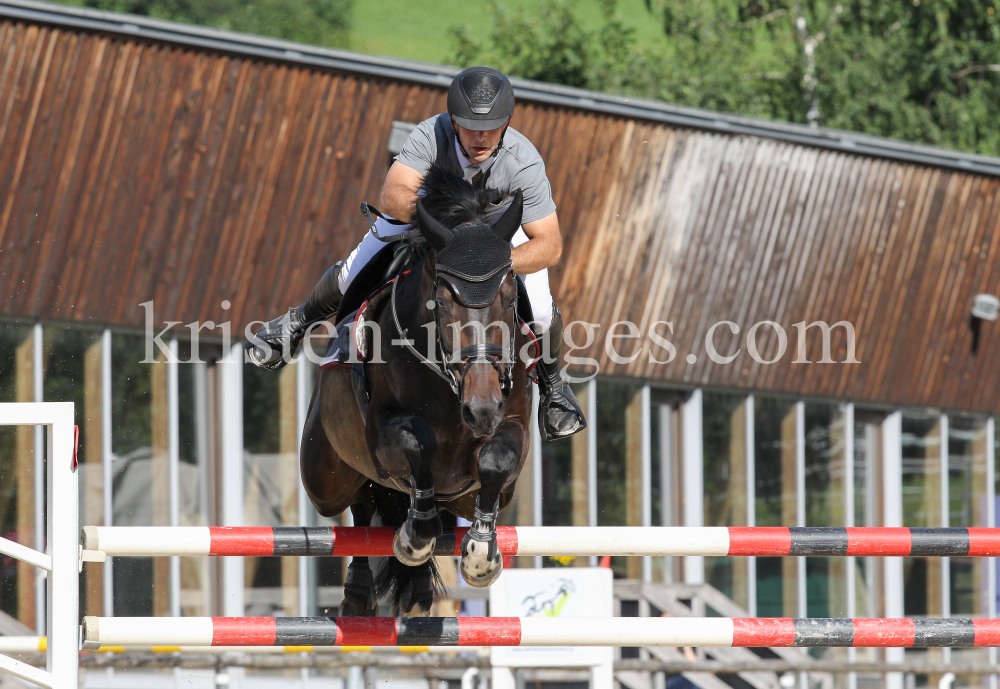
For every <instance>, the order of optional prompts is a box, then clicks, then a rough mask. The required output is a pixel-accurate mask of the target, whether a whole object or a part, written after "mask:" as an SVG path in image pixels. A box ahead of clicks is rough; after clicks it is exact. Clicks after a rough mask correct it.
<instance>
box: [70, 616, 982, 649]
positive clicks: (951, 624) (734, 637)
mask: <svg viewBox="0 0 1000 689" xmlns="http://www.w3.org/2000/svg"><path fill="white" fill-rule="evenodd" d="M83 628H84V637H83V638H84V650H87V649H88V648H89V649H95V648H97V647H99V646H101V645H104V646H723V647H729V646H743V647H751V646H753V647H765V648H774V647H779V646H846V647H855V648H861V647H937V646H951V647H963V646H964V647H972V646H997V645H1000V620H994V619H957V618H953V619H908V618H907V619H892V620H889V619H854V620H852V619H815V618H804V619H791V618H723V617H709V618H691V617H688V618H679V617H675V618H670V617H628V618H626V617H612V618H561V617H520V618H519V617H400V618H391V617H353V618H347V617H341V618H326V617H277V618H275V617H85V618H84V621H83Z"/></svg>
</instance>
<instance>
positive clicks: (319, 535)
mask: <svg viewBox="0 0 1000 689" xmlns="http://www.w3.org/2000/svg"><path fill="white" fill-rule="evenodd" d="M466 530H467V529H465V528H455V529H446V530H445V533H444V534H443V535H442V536H441V537H440V538H438V539H437V545H436V548H435V554H436V555H460V554H461V553H460V552H459V547H460V544H461V542H462V537H463V536H464V535H465V531H466ZM393 534H394V530H393V529H391V528H388V527H369V528H363V527H274V528H272V527H209V526H191V527H169V526H162V527H158V526H87V527H84V529H83V541H84V548H85V549H86V550H89V551H99V552H103V553H105V554H106V555H113V556H116V557H123V556H124V557H128V556H132V557H151V556H165V555H181V556H196V555H231V556H282V555H284V556H331V555H337V556H350V557H387V556H390V555H392V538H393ZM497 544H498V545H499V546H500V551H501V553H502V554H504V555H525V556H534V555H541V556H553V557H554V556H588V555H597V556H603V555H651V556H659V555H675V556H686V555H706V556H711V555H714V556H727V555H730V556H736V555H743V556H750V555H752V556H756V557H781V556H786V555H792V556H805V555H808V556H814V557H831V556H832V557H836V556H851V555H853V556H872V557H886V556H896V557H905V556H923V557H997V556H1000V529H984V528H950V529H916V528H913V529H911V528H861V527H859V528H807V527H801V528H794V527H793V528H788V527H671V526H666V527H639V526H596V527H587V526H579V527H576V526H567V527H562V526H539V527H531V526H529V527H515V526H500V527H497Z"/></svg>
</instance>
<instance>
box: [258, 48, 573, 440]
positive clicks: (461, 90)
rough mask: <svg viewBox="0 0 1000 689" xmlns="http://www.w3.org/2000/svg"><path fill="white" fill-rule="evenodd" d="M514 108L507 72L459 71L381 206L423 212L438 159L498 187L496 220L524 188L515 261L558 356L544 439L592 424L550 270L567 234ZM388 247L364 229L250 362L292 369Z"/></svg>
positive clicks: (541, 370)
mask: <svg viewBox="0 0 1000 689" xmlns="http://www.w3.org/2000/svg"><path fill="white" fill-rule="evenodd" d="M513 114H514V88H513V86H511V83H510V80H508V79H507V77H506V76H504V75H503V74H502V73H501V72H499V71H497V70H495V69H492V68H490V67H470V68H468V69H466V70H464V71H462V72H461V73H459V75H458V76H456V77H455V79H454V80H453V81H452V82H451V87H450V88H449V89H448V112H446V113H441V114H440V115H435V116H434V117H432V118H430V119H428V120H424V121H423V122H421V123H420V124H419V125H417V127H416V129H414V130H413V132H412V133H411V134H410V137H409V139H407V141H406V144H405V145H404V146H403V149H402V151H401V152H400V154H399V155H398V156H396V159H395V162H393V164H392V166H391V167H390V168H389V174H388V175H387V176H386V178H385V184H384V185H383V187H382V195H381V205H382V209H383V210H384V211H385V213H386V215H387V216H392V217H394V218H406V219H413V218H415V215H416V200H417V197H418V195H419V192H420V188H421V186H422V184H423V177H424V175H425V174H426V173H427V171H428V170H429V169H430V167H431V165H432V164H435V163H437V164H438V165H443V166H447V167H449V168H451V169H452V170H454V171H455V172H459V173H461V174H463V175H464V177H465V179H466V180H468V181H469V182H470V183H471V184H472V185H473V186H474V187H476V188H479V189H491V190H494V191H496V192H499V195H500V196H501V197H502V199H503V200H502V202H501V203H500V204H499V205H497V206H496V208H495V209H494V210H491V211H490V213H489V214H488V218H487V219H488V221H489V222H491V223H492V222H494V221H495V220H497V219H498V218H499V217H500V215H502V213H503V211H504V210H505V209H506V208H507V206H509V205H510V201H511V199H512V198H513V192H515V191H516V190H517V189H520V190H521V193H522V194H523V196H524V213H523V216H522V225H521V229H520V230H518V232H517V234H515V235H514V238H513V240H512V241H511V244H512V246H513V250H512V251H511V258H512V260H513V264H514V272H515V273H517V274H518V275H520V276H522V280H523V281H524V285H525V288H526V291H527V293H528V297H529V300H530V302H531V310H532V312H533V314H534V320H533V322H532V323H531V326H532V330H534V331H535V334H536V335H538V336H542V337H546V338H547V339H548V345H549V348H548V352H549V353H550V354H551V356H550V357H543V358H542V360H541V361H539V363H538V367H537V368H538V386H539V390H540V392H541V401H540V404H539V414H538V416H539V430H540V432H541V435H542V437H543V438H545V439H550V438H563V437H566V436H568V435H572V434H573V433H576V432H577V431H580V430H583V429H584V428H586V426H587V422H586V420H585V419H584V416H583V412H582V410H581V409H580V404H579V402H578V401H577V399H576V396H575V395H574V394H573V391H572V390H571V389H570V386H569V384H568V383H566V381H565V380H564V379H563V378H562V374H561V369H560V366H559V362H560V361H561V359H562V356H561V354H562V335H563V321H562V314H561V313H560V311H559V308H558V307H557V306H556V305H555V303H554V302H553V301H552V295H551V293H550V292H549V276H548V268H549V266H552V265H555V264H556V263H557V262H558V261H559V258H560V256H561V254H562V236H561V234H560V231H559V219H558V217H557V216H556V205H555V202H553V200H552V191H551V188H550V185H549V180H548V178H547V177H546V175H545V163H544V162H543V161H542V158H541V156H540V155H539V154H538V151H536V150H535V147H534V146H533V145H532V144H531V142H530V141H528V139H526V138H525V137H524V135H522V134H521V133H520V132H518V131H516V130H515V129H513V128H511V127H510V120H511V117H512V116H513ZM456 132H457V135H456ZM408 227H409V225H406V224H392V222H391V221H388V220H386V219H383V218H379V220H378V221H377V223H376V228H377V230H378V233H379V235H381V236H383V237H384V236H387V235H393V234H398V233H401V232H403V231H405V230H406V229H407V228H408ZM383 246H384V244H383V243H382V242H381V241H379V240H378V239H377V238H376V237H374V236H373V235H372V234H371V233H369V234H367V235H365V238H364V239H363V240H362V241H361V244H359V245H358V247H357V248H356V249H355V250H354V251H353V252H352V253H351V255H350V256H348V258H347V259H346V260H344V261H340V262H339V263H337V264H335V265H334V266H333V267H331V268H330V269H329V270H327V272H326V273H325V274H324V275H323V277H322V278H320V281H319V282H318V283H317V284H316V287H314V288H313V291H312V293H311V294H310V295H309V298H308V299H307V300H306V302H305V303H304V304H302V305H301V306H299V307H296V308H292V309H289V311H288V313H287V314H286V315H284V316H280V317H279V318H276V319H274V320H272V321H270V322H269V323H267V324H265V325H264V326H263V327H262V328H261V329H260V330H259V331H257V334H256V338H255V339H257V340H260V341H262V342H264V343H266V344H267V345H268V346H267V347H263V346H260V345H259V344H257V343H255V342H254V341H253V340H252V341H250V342H248V343H247V349H248V350H249V351H250V359H251V360H252V361H253V362H254V363H255V364H256V365H257V366H261V367H263V368H268V369H271V370H278V369H280V368H281V367H282V366H284V365H285V363H287V362H286V360H285V358H284V357H283V356H282V352H283V351H288V352H290V353H294V352H295V350H296V349H297V348H298V346H299V343H300V342H301V341H302V338H303V337H304V335H305V333H306V329H307V328H308V327H309V326H310V325H312V324H314V323H316V322H318V321H321V320H324V319H326V318H329V317H331V316H332V315H333V314H334V313H335V312H336V311H337V307H338V306H339V305H340V301H341V299H342V298H343V295H344V293H345V292H346V291H347V288H348V286H349V285H350V284H351V281H352V280H353V279H354V277H355V276H357V274H358V273H359V272H360V270H361V269H362V268H363V267H364V265H365V264H366V263H367V262H368V261H369V260H370V259H371V258H372V257H373V256H374V255H375V254H376V253H377V252H378V250H379V249H381V248H382V247H383ZM255 344H256V346H255ZM269 348H270V349H269Z"/></svg>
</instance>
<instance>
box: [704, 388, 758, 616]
mask: <svg viewBox="0 0 1000 689" xmlns="http://www.w3.org/2000/svg"><path fill="white" fill-rule="evenodd" d="M702 448H703V453H704V464H703V466H704V503H705V514H704V520H705V526H745V525H746V523H747V506H746V494H747V487H746V398H745V397H743V396H742V395H720V394H711V393H706V394H705V395H704V396H703V398H702ZM746 567H747V562H746V558H734V557H706V558H705V579H706V581H707V582H708V583H710V584H712V586H714V587H716V588H717V589H719V590H720V591H722V592H723V593H724V594H726V595H727V596H729V597H730V598H732V599H733V600H735V601H736V602H737V603H739V604H740V605H741V606H743V607H746V606H747V602H748V599H747V570H746Z"/></svg>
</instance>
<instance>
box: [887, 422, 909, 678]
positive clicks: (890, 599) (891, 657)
mask: <svg viewBox="0 0 1000 689" xmlns="http://www.w3.org/2000/svg"><path fill="white" fill-rule="evenodd" d="M882 476H883V489H884V497H883V502H882V504H883V509H884V510H885V512H884V514H883V516H882V522H883V525H884V526H902V525H903V415H902V413H901V412H899V411H895V412H893V413H891V414H889V415H888V416H887V417H886V418H885V420H884V421H883V422H882ZM883 571H884V573H885V586H884V589H885V616H886V617H903V558H901V557H887V558H885V561H884V567H883ZM885 659H886V660H887V661H888V662H890V663H902V662H903V659H904V654H903V649H901V648H887V649H886V651H885ZM885 686H886V689H903V673H901V672H890V673H888V674H886V677H885Z"/></svg>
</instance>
